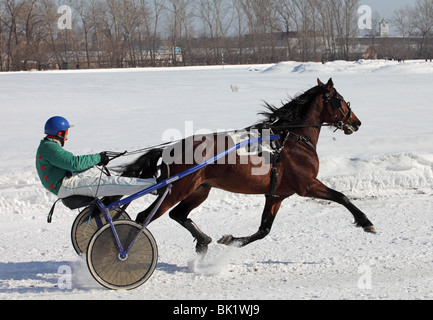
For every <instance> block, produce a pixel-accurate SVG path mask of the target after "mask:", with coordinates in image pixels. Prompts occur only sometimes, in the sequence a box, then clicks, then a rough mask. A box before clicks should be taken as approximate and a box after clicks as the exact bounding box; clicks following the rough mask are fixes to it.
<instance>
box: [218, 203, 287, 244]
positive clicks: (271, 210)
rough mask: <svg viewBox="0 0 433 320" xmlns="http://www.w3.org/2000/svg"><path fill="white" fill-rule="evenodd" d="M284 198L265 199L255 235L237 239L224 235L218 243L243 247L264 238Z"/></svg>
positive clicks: (269, 230)
mask: <svg viewBox="0 0 433 320" xmlns="http://www.w3.org/2000/svg"><path fill="white" fill-rule="evenodd" d="M285 198H286V197H272V196H267V197H266V204H265V208H264V210H263V214H262V223H261V225H260V228H259V230H258V231H257V232H256V233H254V234H253V235H251V236H249V237H239V238H236V237H233V236H232V235H225V236H223V237H222V238H221V239H220V240H218V243H220V244H225V245H228V246H236V247H244V246H246V245H247V244H250V243H251V242H254V241H257V240H260V239H263V238H264V237H266V236H267V235H268V234H269V233H270V232H271V228H272V224H273V222H274V219H275V217H276V215H277V213H278V210H279V209H280V207H281V203H282V202H283V200H284V199H285Z"/></svg>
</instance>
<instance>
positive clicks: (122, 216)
mask: <svg viewBox="0 0 433 320" xmlns="http://www.w3.org/2000/svg"><path fill="white" fill-rule="evenodd" d="M91 213H92V208H91V207H87V208H85V209H84V210H83V211H81V212H80V214H79V215H78V216H77V217H76V218H75V221H74V223H73V224H72V230H71V240H72V245H73V246H74V249H75V251H76V252H77V253H78V254H79V255H82V254H85V253H86V250H87V246H88V245H89V241H90V239H91V238H92V236H93V235H94V234H95V232H96V231H97V230H98V229H99V228H101V227H102V226H103V225H104V224H106V223H107V221H105V218H104V215H103V214H102V213H100V214H99V215H97V216H96V217H92V218H90V215H91ZM110 215H111V218H112V219H113V220H131V218H130V217H129V215H128V214H127V213H126V212H125V211H122V210H121V209H116V210H112V211H111V212H110Z"/></svg>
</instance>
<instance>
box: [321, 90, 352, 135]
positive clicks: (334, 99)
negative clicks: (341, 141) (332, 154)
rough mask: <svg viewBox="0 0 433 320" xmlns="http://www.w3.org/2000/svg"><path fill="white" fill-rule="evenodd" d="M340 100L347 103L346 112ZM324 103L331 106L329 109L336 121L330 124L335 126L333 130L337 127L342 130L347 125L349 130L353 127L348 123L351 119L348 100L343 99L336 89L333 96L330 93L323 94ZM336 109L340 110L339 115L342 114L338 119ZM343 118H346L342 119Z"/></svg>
mask: <svg viewBox="0 0 433 320" xmlns="http://www.w3.org/2000/svg"><path fill="white" fill-rule="evenodd" d="M342 102H345V103H346V105H347V108H348V111H347V113H344V110H343V103H342ZM325 103H326V104H328V106H330V107H331V110H332V112H333V113H334V117H335V119H336V121H335V123H334V124H332V125H334V126H335V127H336V128H337V129H335V131H337V130H338V129H340V130H344V127H347V128H349V129H350V130H352V129H353V126H352V125H351V124H350V123H349V122H351V121H352V116H353V112H352V108H350V102H346V101H344V99H343V97H341V95H340V94H339V93H338V92H337V90H335V89H334V95H333V96H331V94H330V93H326V94H325ZM337 111H340V113H341V115H342V116H343V118H342V120H340V121H338V120H337V118H338V115H337ZM345 119H347V120H346V121H344V120H345ZM335 131H334V132H335Z"/></svg>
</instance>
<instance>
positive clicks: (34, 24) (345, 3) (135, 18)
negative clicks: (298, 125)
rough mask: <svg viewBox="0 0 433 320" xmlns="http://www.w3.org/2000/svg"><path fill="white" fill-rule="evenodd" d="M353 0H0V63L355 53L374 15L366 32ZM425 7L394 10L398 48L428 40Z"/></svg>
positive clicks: (430, 0) (233, 60) (129, 63)
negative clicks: (401, 43) (399, 39)
mask: <svg viewBox="0 0 433 320" xmlns="http://www.w3.org/2000/svg"><path fill="white" fill-rule="evenodd" d="M62 6H63V7H62ZM65 6H67V7H65ZM359 7H360V4H359V0H1V1H0V34H1V39H0V41H1V43H0V57H1V64H0V68H1V70H2V71H12V70H28V69H35V68H36V69H47V68H59V67H68V68H70V67H73V68H75V67H80V68H114V67H116V68H122V67H145V66H162V65H203V64H222V63H226V64H242V63H271V62H278V61H282V60H299V61H310V60H313V61H314V60H315V61H320V60H334V59H346V60H348V59H354V58H359V54H360V53H359V52H358V51H359V48H357V39H358V37H359V36H367V37H370V38H371V39H372V43H373V45H374V44H375V43H374V39H375V37H376V36H375V32H376V22H374V23H373V31H372V32H371V33H370V34H369V33H366V32H364V31H360V30H359V28H358V19H359V14H358V8H359ZM59 8H70V9H71V10H70V11H68V10H63V9H62V10H60V11H59ZM431 12H433V0H417V1H416V3H415V5H414V7H410V8H405V9H404V10H400V11H398V12H396V13H395V21H393V22H394V23H398V26H397V27H398V30H399V32H400V33H401V35H402V37H404V39H406V40H407V41H405V42H404V45H405V46H406V47H405V48H404V50H405V53H404V54H405V56H406V58H409V57H408V56H407V55H409V54H418V55H419V54H423V53H424V54H427V53H428V51H429V50H431V45H432V44H431V34H432V31H433V30H432V26H433V14H431ZM415 38H416V39H418V40H417V44H416V45H415V47H416V48H414V44H413V43H414V42H413V39H415ZM419 39H422V41H421V43H418V42H420V41H419ZM358 47H359V46H358Z"/></svg>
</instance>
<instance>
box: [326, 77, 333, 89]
mask: <svg viewBox="0 0 433 320" xmlns="http://www.w3.org/2000/svg"><path fill="white" fill-rule="evenodd" d="M326 86H327V87H328V90H331V89H332V88H334V82H333V81H332V78H330V79H329V81H328V83H327V84H326Z"/></svg>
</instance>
